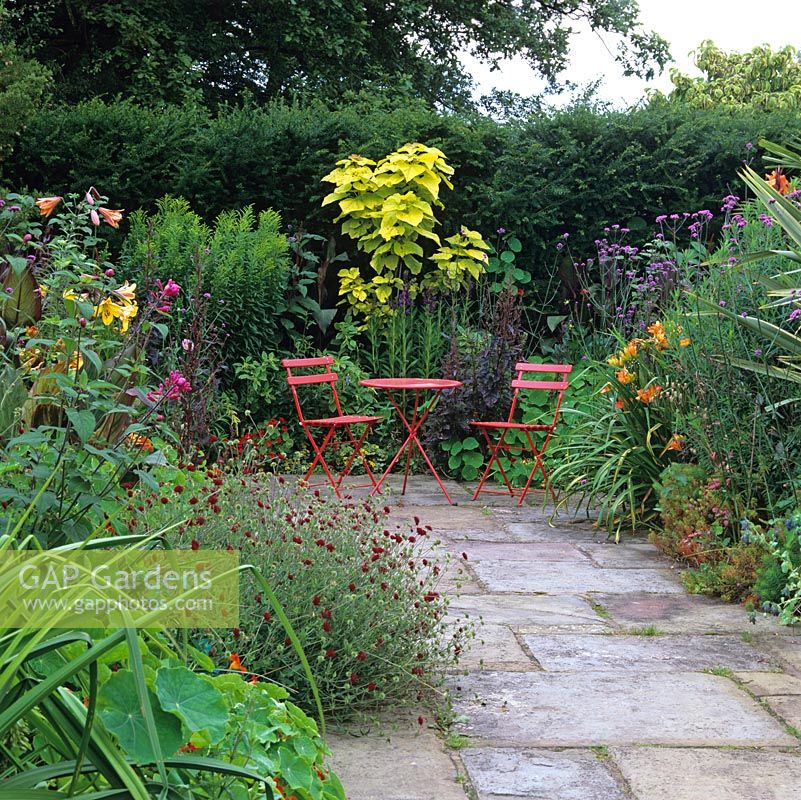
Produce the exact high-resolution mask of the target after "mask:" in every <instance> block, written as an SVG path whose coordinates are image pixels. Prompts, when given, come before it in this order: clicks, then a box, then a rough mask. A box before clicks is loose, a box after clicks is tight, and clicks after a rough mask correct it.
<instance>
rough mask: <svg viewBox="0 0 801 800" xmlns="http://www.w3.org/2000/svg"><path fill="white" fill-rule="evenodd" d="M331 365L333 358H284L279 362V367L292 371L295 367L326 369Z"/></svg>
mask: <svg viewBox="0 0 801 800" xmlns="http://www.w3.org/2000/svg"><path fill="white" fill-rule="evenodd" d="M333 363H334V359H333V356H318V357H317V358H285V359H284V360H283V361H282V362H281V366H282V367H288V368H289V369H294V368H296V367H327V366H329V365H330V364H333Z"/></svg>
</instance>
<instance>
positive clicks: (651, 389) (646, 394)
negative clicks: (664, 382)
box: [637, 383, 662, 405]
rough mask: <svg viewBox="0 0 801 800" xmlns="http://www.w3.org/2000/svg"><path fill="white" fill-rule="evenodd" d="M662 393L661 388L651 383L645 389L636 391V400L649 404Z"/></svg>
mask: <svg viewBox="0 0 801 800" xmlns="http://www.w3.org/2000/svg"><path fill="white" fill-rule="evenodd" d="M661 393H662V387H661V386H659V385H658V384H656V383H652V384H651V385H650V386H646V387H645V389H638V390H637V399H638V400H639V401H640V402H641V403H645V404H646V405H648V403H650V402H651V400H653V399H654V398H655V397H659V395H660V394H661Z"/></svg>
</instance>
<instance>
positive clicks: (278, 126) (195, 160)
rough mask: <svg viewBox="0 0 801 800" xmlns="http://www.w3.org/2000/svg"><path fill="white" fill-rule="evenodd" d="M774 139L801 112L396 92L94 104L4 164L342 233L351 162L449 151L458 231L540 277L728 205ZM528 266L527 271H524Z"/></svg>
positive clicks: (54, 120) (54, 117)
mask: <svg viewBox="0 0 801 800" xmlns="http://www.w3.org/2000/svg"><path fill="white" fill-rule="evenodd" d="M761 135H766V136H769V137H773V138H778V139H781V140H786V139H787V138H788V137H790V136H792V135H801V117H799V115H797V114H794V113H791V112H778V111H777V112H770V113H768V112H751V111H728V110H726V111H724V110H714V111H705V110H698V109H689V108H685V107H683V106H678V105H675V104H668V103H662V104H654V105H652V106H650V107H645V108H640V109H634V110H630V111H598V110H594V109H592V108H587V107H577V108H573V109H569V110H566V111H560V112H555V113H552V114H550V115H547V116H546V115H543V116H539V117H536V118H534V119H532V120H531V121H529V122H525V123H509V124H505V125H502V124H498V123H496V122H494V121H492V120H489V119H487V118H484V117H478V116H476V117H457V116H452V115H444V114H439V113H436V112H434V111H431V110H429V109H427V108H426V107H425V106H424V105H423V104H422V103H421V104H419V105H415V104H412V105H408V104H407V105H406V106H404V107H401V108H398V107H396V104H393V102H392V101H391V100H388V99H386V98H383V99H382V98H372V99H363V100H360V101H359V102H356V103H354V104H353V105H351V106H348V107H345V108H338V109H331V108H327V107H325V106H323V105H321V104H317V105H315V104H312V105H308V106H289V105H285V104H272V105H268V106H264V107H252V108H243V109H224V110H223V111H221V112H220V113H219V114H217V115H216V116H212V115H210V114H209V113H208V112H205V111H203V110H199V109H196V108H186V109H182V108H167V109H164V110H160V111H154V110H148V109H143V108H139V107H137V106H135V105H133V104H130V103H127V102H120V103H113V104H108V105H107V104H104V103H102V102H100V101H91V102H88V103H84V104H82V105H79V106H77V107H49V108H44V109H42V110H41V111H40V112H39V113H38V114H37V115H36V118H35V119H34V121H33V122H32V123H31V125H30V126H29V128H28V129H27V131H26V132H25V134H24V136H23V137H22V139H21V140H20V141H19V142H18V143H17V146H16V148H15V149H14V151H13V153H12V154H11V155H10V156H9V157H8V159H7V160H6V162H5V163H4V164H3V165H2V172H1V173H0V179H1V180H2V182H3V183H5V184H6V185H7V186H13V187H20V186H27V187H28V188H30V189H33V190H40V191H42V192H59V193H61V192H63V191H66V190H69V189H75V190H79V189H83V188H85V187H86V186H87V185H89V184H94V185H96V186H97V187H98V188H99V189H100V190H101V191H102V192H103V193H105V194H107V195H109V196H110V197H111V198H112V200H113V202H114V203H115V204H118V205H120V206H124V207H125V208H126V209H128V210H133V209H135V208H138V207H145V208H152V207H153V206H154V205H155V201H156V200H157V199H158V198H159V197H161V196H163V195H165V194H172V195H180V196H183V197H186V198H187V199H188V200H189V202H190V203H191V205H192V207H193V208H194V209H196V210H198V211H199V212H200V213H201V214H202V215H203V216H204V217H205V218H207V219H211V218H213V217H214V216H215V215H216V214H217V213H219V212H220V211H221V210H223V209H230V208H238V207H242V206H245V205H249V204H251V203H252V204H253V205H254V206H255V208H256V210H261V209H266V208H274V209H276V210H278V211H280V212H281V214H282V216H283V218H284V220H286V221H288V222H290V221H300V220H305V221H306V224H307V229H309V230H313V231H315V232H321V233H329V232H331V231H332V230H333V228H332V226H331V222H330V221H331V216H332V212H331V211H330V209H325V210H323V209H320V207H319V203H320V199H321V198H322V196H323V194H324V191H325V190H324V188H323V186H322V185H321V183H320V178H321V177H322V176H323V175H324V174H325V173H326V172H328V171H329V170H330V169H331V167H332V165H333V163H334V161H336V160H337V159H338V158H341V157H343V156H344V155H347V154H350V153H351V152H361V153H363V154H365V155H369V156H372V157H380V156H382V155H384V154H386V153H387V152H389V151H391V150H393V149H394V148H396V147H397V146H399V145H401V144H403V143H404V142H406V141H410V140H420V141H424V142H426V143H427V144H430V145H436V146H438V147H441V148H442V149H443V150H444V152H445V153H446V155H447V156H448V158H449V159H450V161H451V163H452V164H453V166H454V167H455V168H456V170H457V172H456V189H455V191H454V192H453V193H448V195H447V196H446V197H445V203H446V208H447V211H446V215H445V220H444V222H445V227H446V228H452V227H453V226H454V224H457V223H459V222H462V223H464V224H467V225H469V226H470V227H476V228H478V229H480V230H481V231H483V232H484V233H485V234H487V235H489V234H492V233H493V232H494V230H495V229H496V228H497V227H500V226H502V227H504V228H506V229H507V230H511V231H514V232H515V233H516V234H517V235H518V236H519V237H520V238H521V240H522V241H523V244H524V248H525V249H524V256H525V257H526V259H527V261H528V265H529V266H530V267H531V268H532V270H533V271H535V272H538V271H539V270H538V269H537V267H539V266H540V265H543V264H544V263H545V260H546V259H547V263H550V260H551V259H550V255H549V254H548V250H549V248H550V247H551V245H552V243H553V242H554V240H555V239H556V237H557V236H559V235H560V234H561V233H562V232H563V231H570V232H571V233H572V235H573V241H574V242H578V243H585V244H587V245H590V244H591V242H592V240H593V239H594V238H596V236H597V235H598V233H599V232H600V231H601V230H602V229H603V227H604V226H605V225H607V224H610V223H613V222H621V223H625V222H627V221H628V220H629V219H630V218H632V217H641V218H643V219H645V220H646V221H647V222H648V223H649V224H650V223H651V221H652V220H653V217H654V216H655V215H656V214H659V213H663V212H670V211H674V210H676V211H683V210H690V211H692V210H697V209H699V208H705V207H708V208H710V209H712V210H715V209H716V207H717V206H719V202H718V201H719V199H720V197H721V196H722V195H723V194H726V193H727V191H728V188H729V187H735V189H736V188H737V187H738V185H739V181H738V179H737V177H736V170H737V167H738V166H739V164H740V163H741V162H742V161H743V159H745V158H746V157H747V156H748V152H747V151H746V149H745V144H746V142H749V141H751V142H756V141H757V139H758V138H759V137H760V136H761ZM524 265H525V262H524Z"/></svg>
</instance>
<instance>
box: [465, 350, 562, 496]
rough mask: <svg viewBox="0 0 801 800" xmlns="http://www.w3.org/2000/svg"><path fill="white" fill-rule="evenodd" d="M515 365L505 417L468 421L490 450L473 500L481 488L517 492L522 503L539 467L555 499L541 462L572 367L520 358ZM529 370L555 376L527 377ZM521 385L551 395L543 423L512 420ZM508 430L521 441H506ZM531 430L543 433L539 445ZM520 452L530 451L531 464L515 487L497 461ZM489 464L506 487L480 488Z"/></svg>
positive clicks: (494, 492)
mask: <svg viewBox="0 0 801 800" xmlns="http://www.w3.org/2000/svg"><path fill="white" fill-rule="evenodd" d="M515 369H516V370H517V378H515V379H514V380H513V381H512V388H513V389H514V393H513V394H512V405H511V408H510V409H509V416H508V417H507V418H506V420H504V421H503V422H471V423H470V424H471V425H473V426H475V427H476V428H478V429H479V430H480V431H481V433H482V434H483V435H484V439H485V440H486V442H487V447H488V448H489V452H490V459H489V462H488V463H487V467H486V469H485V470H484V474H483V475H482V476H481V480H480V481H479V484H478V487H477V488H476V491H475V494H474V495H473V500H475V499H476V498H477V497H478V496H479V494H481V492H482V491H484V492H487V493H488V494H510V495H511V496H512V497H516V496H519V498H520V499H519V500H518V501H517V505H518V506H520V505H522V504H523V500H524V499H525V496H526V493H527V492H528V489H529V486H531V481H532V480H533V479H534V475H535V473H536V472H537V471H540V472H542V477H543V479H544V481H545V486H546V487H547V488H548V490H549V491H550V493H551V497H552V498H553V500H554V502H556V495H555V493H554V491H553V488H552V487H551V485H550V484H549V482H548V473H547V472H546V470H545V466H544V465H543V463H542V456H543V455H544V453H545V450H546V449H547V447H548V443H549V442H550V441H551V437H552V436H553V432H554V431H555V430H556V425H557V423H558V421H559V409H560V408H561V406H562V397H563V396H564V393H565V389H567V376H568V375H569V374H570V372H571V371H572V369H573V367H572V366H571V365H570V364H528V363H526V362H522V361H521V362H520V363H519V364H517V365H516V366H515ZM532 372H534V373H537V375H538V376H539V375H542V374H545V375H548V374H550V375H553V376H554V377H556V378H557V380H529V379H528V378H527V377H525V376H526V375H528V374H529V373H532ZM521 389H522V390H525V391H538V392H549V393H552V394H553V395H554V399H555V409H554V414H553V419H552V420H551V422H549V423H547V424H544V423H525V422H515V420H514V417H515V412H516V411H517V402H518V398H519V395H520V390H521ZM493 431H494V432H496V433H497V435H498V438H497V440H496V441H493V440H492V437H491V435H490V434H491V433H492V432H493ZM511 431H519V432H520V433H521V434H522V439H523V441H522V443H520V442H514V443H508V442H506V436H507V435H508V434H509V433H510V432H511ZM534 433H544V434H545V439H544V441H543V442H542V445H540V447H539V448H538V447H537V445H536V444H535V442H534V439H533V437H532V434H534ZM524 453H530V454H531V455H532V456H533V457H534V466H533V467H532V469H531V473H530V474H529V476H528V480H527V481H526V485H525V486H524V487H523V488H522V490H516V489H515V488H514V487H513V486H512V484H511V482H510V481H509V477H508V476H507V474H506V471H505V470H504V468H503V465H502V464H501V461H500V457H501V456H504V455H506V454H509V457H510V458H512V459H513V460H514V459H515V458H519V457H520V456H521V455H523V454H524ZM493 464H497V465H498V469H499V471H500V473H501V476H502V477H503V481H504V483H505V484H506V489H507V491H503V490H498V489H485V488H484V483H485V482H486V480H487V478H488V477H489V475H490V472H491V471H492V465H493Z"/></svg>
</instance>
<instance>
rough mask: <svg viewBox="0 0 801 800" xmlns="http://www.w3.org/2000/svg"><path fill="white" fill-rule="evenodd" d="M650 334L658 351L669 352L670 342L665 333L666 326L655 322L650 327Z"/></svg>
mask: <svg viewBox="0 0 801 800" xmlns="http://www.w3.org/2000/svg"><path fill="white" fill-rule="evenodd" d="M648 333H650V334H651V336H652V338H653V340H654V344H655V345H656V348H657V350H667V348H668V346H669V342H668V339H667V334H666V333H665V326H664V325H663V324H662V323H661V322H654V324H653V325H649V326H648Z"/></svg>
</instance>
